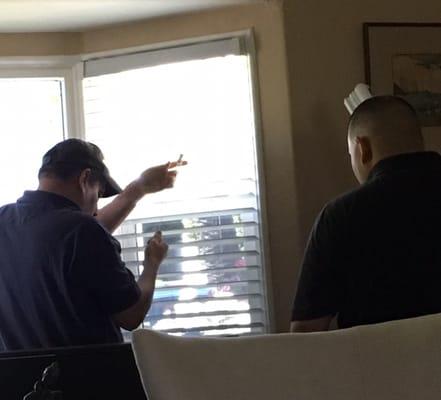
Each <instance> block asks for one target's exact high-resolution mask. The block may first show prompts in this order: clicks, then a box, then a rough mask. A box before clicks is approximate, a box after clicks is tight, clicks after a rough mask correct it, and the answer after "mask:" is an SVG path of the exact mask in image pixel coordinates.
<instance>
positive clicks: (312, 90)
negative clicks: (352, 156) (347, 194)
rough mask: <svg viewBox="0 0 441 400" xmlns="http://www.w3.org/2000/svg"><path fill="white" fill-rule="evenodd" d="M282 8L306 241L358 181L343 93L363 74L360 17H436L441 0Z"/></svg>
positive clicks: (323, 2) (300, 0)
mask: <svg viewBox="0 0 441 400" xmlns="http://www.w3.org/2000/svg"><path fill="white" fill-rule="evenodd" d="M284 8H285V13H284V15H285V29H286V42H287V54H288V64H289V77H290V93H291V107H292V108H291V115H292V121H293V122H292V126H293V141H294V156H295V173H296V188H297V193H298V199H297V201H298V202H297V205H298V207H299V208H298V215H299V218H300V221H299V229H300V232H301V236H300V243H301V247H302V248H303V247H304V244H305V242H306V239H307V235H308V233H309V230H310V228H311V226H312V223H313V220H314V218H315V216H316V214H317V213H318V212H319V210H320V208H321V207H322V206H323V205H324V203H325V202H327V201H328V200H330V199H331V198H332V197H334V196H336V195H337V194H339V193H341V192H343V191H345V190H347V189H350V188H351V187H354V186H355V185H356V181H355V179H354V178H353V176H352V171H351V168H350V162H349V158H348V155H347V149H346V124H347V121H348V114H347V112H346V109H345V108H344V106H343V98H344V97H346V96H347V95H348V94H349V92H351V91H352V90H353V88H354V86H355V84H356V83H358V82H363V81H364V59H363V39H362V23H363V22H437V21H438V22H439V20H440V17H441V2H439V1H438V0H420V1H415V0H387V1H384V0H365V1H361V0H359V1H354V0H340V1H337V2H335V1H327V0H307V1H306V0H286V1H285V4H284ZM296 267H297V268H298V265H297V266H296ZM291 273H292V271H290V274H291ZM287 277H288V275H287ZM291 278H292V275H289V279H290V280H291Z"/></svg>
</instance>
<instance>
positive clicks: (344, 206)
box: [319, 180, 376, 220]
mask: <svg viewBox="0 0 441 400" xmlns="http://www.w3.org/2000/svg"><path fill="white" fill-rule="evenodd" d="M375 185H376V182H375V180H373V181H369V182H366V183H364V184H362V185H360V186H358V187H356V188H353V189H351V190H348V191H347V192H344V193H342V194H340V195H339V196H337V197H335V198H334V199H332V200H330V201H329V202H327V203H326V204H325V206H324V207H323V208H322V210H321V212H320V215H319V218H325V219H338V220H340V219H342V218H343V217H349V216H350V215H351V214H352V213H353V212H354V211H355V210H356V209H357V208H359V207H360V206H361V207H363V205H365V204H366V205H368V202H369V198H370V194H371V193H372V192H373V191H374V190H375Z"/></svg>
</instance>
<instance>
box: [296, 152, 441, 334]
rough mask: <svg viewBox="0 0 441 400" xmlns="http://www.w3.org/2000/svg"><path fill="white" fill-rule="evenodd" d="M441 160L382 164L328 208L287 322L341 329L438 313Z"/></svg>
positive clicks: (423, 156) (432, 156) (416, 157)
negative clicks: (329, 323) (334, 320)
mask: <svg viewBox="0 0 441 400" xmlns="http://www.w3.org/2000/svg"><path fill="white" fill-rule="evenodd" d="M440 235H441V156H440V155H439V154H438V153H433V152H421V153H410V154H402V155H398V156H394V157H390V158H387V159H384V160H382V161H380V162H379V163H378V164H377V165H376V166H375V167H374V168H373V170H372V171H371V173H370V175H369V178H368V180H367V182H366V183H365V184H363V185H362V186H360V187H359V188H358V189H356V190H354V191H352V192H350V193H348V194H345V195H343V196H341V197H339V198H337V199H336V200H334V201H332V202H331V203H329V204H327V205H326V207H325V208H324V209H323V210H322V212H321V213H320V215H319V216H318V218H317V220H316V222H315V225H314V227H313V230H312V232H311V235H310V238H309V243H308V245H307V249H306V252H305V256H304V261H303V266H302V272H301V275H300V280H299V284H298V288H297V294H296V298H295V301H294V308H293V313H292V320H293V321H294V320H309V319H315V318H320V317H324V316H328V315H337V316H338V325H339V327H340V328H346V327H350V326H354V325H362V324H370V323H377V322H384V321H389V320H395V319H402V318H411V317H416V316H419V315H425V314H433V313H439V312H441V237H440Z"/></svg>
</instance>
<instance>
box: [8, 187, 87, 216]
mask: <svg viewBox="0 0 441 400" xmlns="http://www.w3.org/2000/svg"><path fill="white" fill-rule="evenodd" d="M17 203H21V204H26V203H27V204H29V203H32V204H42V205H50V206H52V207H53V208H69V209H71V210H75V211H81V209H80V207H79V206H78V205H77V204H75V203H74V202H73V201H72V200H69V199H68V198H67V197H64V196H60V195H59V194H55V193H52V192H45V191H43V190H35V191H31V190H27V191H26V192H24V194H23V196H22V197H21V198H19V199H18V200H17Z"/></svg>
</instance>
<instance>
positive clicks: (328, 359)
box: [133, 314, 441, 400]
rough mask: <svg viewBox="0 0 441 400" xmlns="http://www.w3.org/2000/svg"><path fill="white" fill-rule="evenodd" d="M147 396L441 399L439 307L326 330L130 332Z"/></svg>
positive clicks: (189, 399)
mask: <svg viewBox="0 0 441 400" xmlns="http://www.w3.org/2000/svg"><path fill="white" fill-rule="evenodd" d="M133 349H134V353H135V359H136V362H137V365H138V369H139V372H140V375H141V379H142V381H143V385H144V389H145V391H146V394H147V396H148V398H149V400H269V399H271V400H358V399H360V400H419V399H421V400H441V314H438V315H434V316H426V317H420V318H415V319H408V320H401V321H394V322H388V323H384V324H377V325H370V326H362V327H356V328H351V329H344V330H338V331H332V332H326V333H310V334H300V333H297V334H278V335H263V336H257V337H240V338H185V337H176V336H169V335H165V334H161V333H157V332H154V331H150V330H142V329H140V330H137V331H135V332H134V334H133Z"/></svg>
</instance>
